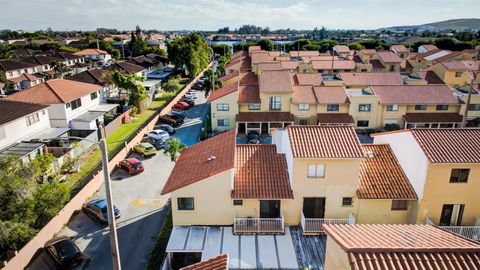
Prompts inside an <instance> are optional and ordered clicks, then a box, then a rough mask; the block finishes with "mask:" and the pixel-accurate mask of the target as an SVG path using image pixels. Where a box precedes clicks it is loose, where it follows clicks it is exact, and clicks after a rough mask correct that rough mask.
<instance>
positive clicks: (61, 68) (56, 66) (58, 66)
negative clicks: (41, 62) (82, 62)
mask: <svg viewBox="0 0 480 270" xmlns="http://www.w3.org/2000/svg"><path fill="white" fill-rule="evenodd" d="M49 65H50V67H52V68H53V70H54V71H55V74H56V76H57V77H60V78H61V79H63V75H64V73H66V72H69V71H70V68H69V67H67V65H65V64H64V63H63V62H60V61H57V60H53V61H52V62H50V64H49Z"/></svg>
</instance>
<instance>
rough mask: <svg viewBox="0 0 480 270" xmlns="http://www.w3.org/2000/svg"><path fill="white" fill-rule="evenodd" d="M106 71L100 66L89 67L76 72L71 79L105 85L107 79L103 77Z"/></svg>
mask: <svg viewBox="0 0 480 270" xmlns="http://www.w3.org/2000/svg"><path fill="white" fill-rule="evenodd" d="M104 73H105V71H103V70H101V69H99V68H94V69H89V70H86V71H84V72H80V73H78V74H75V75H73V76H72V77H70V78H69V79H70V80H74V81H79V82H84V83H93V84H99V85H103V84H105V80H104V79H103V74H104Z"/></svg>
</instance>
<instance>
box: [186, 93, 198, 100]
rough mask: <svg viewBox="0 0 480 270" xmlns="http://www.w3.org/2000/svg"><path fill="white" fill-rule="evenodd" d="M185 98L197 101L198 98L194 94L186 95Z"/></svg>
mask: <svg viewBox="0 0 480 270" xmlns="http://www.w3.org/2000/svg"><path fill="white" fill-rule="evenodd" d="M184 97H186V98H189V99H196V98H197V97H198V96H194V95H192V94H185V96H184Z"/></svg>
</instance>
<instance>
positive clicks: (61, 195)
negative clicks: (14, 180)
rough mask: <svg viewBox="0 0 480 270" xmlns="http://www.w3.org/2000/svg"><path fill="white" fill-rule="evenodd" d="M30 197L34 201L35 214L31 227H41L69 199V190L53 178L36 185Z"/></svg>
mask: <svg viewBox="0 0 480 270" xmlns="http://www.w3.org/2000/svg"><path fill="white" fill-rule="evenodd" d="M32 197H33V201H34V202H35V207H34V213H35V214H36V216H37V218H36V220H35V223H34V224H33V227H35V228H41V227H42V226H43V225H44V224H47V223H48V221H49V220H50V219H52V218H53V217H54V216H55V215H57V214H58V212H60V210H61V209H62V208H63V206H64V204H65V203H66V202H67V201H68V200H69V199H70V191H69V189H68V187H67V186H66V185H64V184H62V183H59V182H58V181H57V180H54V181H52V182H51V183H44V184H42V185H38V186H37V188H36V189H35V191H34V192H33V194H32Z"/></svg>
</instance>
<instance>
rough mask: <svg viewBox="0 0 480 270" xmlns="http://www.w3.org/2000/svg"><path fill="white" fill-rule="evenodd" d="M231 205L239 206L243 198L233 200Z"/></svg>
mask: <svg viewBox="0 0 480 270" xmlns="http://www.w3.org/2000/svg"><path fill="white" fill-rule="evenodd" d="M233 205H237V206H241V205H243V200H233Z"/></svg>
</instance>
